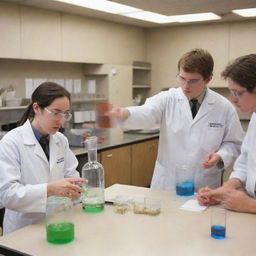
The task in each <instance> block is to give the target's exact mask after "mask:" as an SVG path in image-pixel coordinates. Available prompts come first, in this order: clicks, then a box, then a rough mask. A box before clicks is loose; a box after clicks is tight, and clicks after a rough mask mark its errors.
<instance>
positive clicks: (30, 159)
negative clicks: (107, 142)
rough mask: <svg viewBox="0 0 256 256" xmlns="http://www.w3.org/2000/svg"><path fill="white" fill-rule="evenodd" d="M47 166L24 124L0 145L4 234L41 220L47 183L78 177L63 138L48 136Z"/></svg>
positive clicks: (58, 135) (73, 158)
mask: <svg viewBox="0 0 256 256" xmlns="http://www.w3.org/2000/svg"><path fill="white" fill-rule="evenodd" d="M49 143H50V162H49V161H48V160H47V158H46V156H45V153H44V151H43V149H42V147H41V145H40V144H39V142H38V140H37V139H36V137H35V135H34V133H33V130H32V127H31V125H30V122H29V121H27V122H26V123H25V124H24V125H23V126H20V127H18V128H16V129H14V130H12V131H10V132H9V133H7V134H6V135H5V136H4V137H3V139H2V140H1V141H0V166H1V167H0V176H1V179H0V196H1V202H2V204H3V205H4V207H5V208H6V212H5V216H4V234H7V233H10V232H12V231H15V230H16V229H19V228H21V227H24V226H26V225H29V224H31V223H33V222H35V221H37V220H39V219H41V218H43V217H44V216H45V211H46V201H47V183H49V182H51V181H56V180H59V179H62V178H64V177H79V173H78V172H77V171H76V167H77V165H78V161H77V159H76V157H75V156H74V154H73V153H72V152H71V151H70V149H69V145H68V141H67V139H66V137H65V136H64V135H63V134H61V133H59V132H57V133H56V134H54V135H50V142H49Z"/></svg>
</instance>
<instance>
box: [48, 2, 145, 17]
mask: <svg viewBox="0 0 256 256" xmlns="http://www.w3.org/2000/svg"><path fill="white" fill-rule="evenodd" d="M53 1H56V2H62V3H67V4H72V5H76V6H81V7H86V8H90V9H95V10H98V11H102V12H109V13H114V14H122V13H129V12H138V11H142V10H141V9H138V8H134V7H131V6H128V5H124V4H119V3H115V2H111V1H107V0H53Z"/></svg>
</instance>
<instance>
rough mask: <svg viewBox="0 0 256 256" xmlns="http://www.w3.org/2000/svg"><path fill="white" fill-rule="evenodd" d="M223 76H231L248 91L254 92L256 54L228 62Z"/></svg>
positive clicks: (225, 77) (255, 84) (255, 83)
mask: <svg viewBox="0 0 256 256" xmlns="http://www.w3.org/2000/svg"><path fill="white" fill-rule="evenodd" d="M221 76H222V77H223V78H224V79H227V78H228V77H229V78H231V79H232V80H233V81H234V82H236V83H237V84H239V85H240V86H241V87H244V88H246V90H247V91H248V92H253V90H254V88H255V86H256V54H248V55H244V56H241V57H239V58H236V59H235V60H234V61H233V62H231V63H229V64H228V66H227V67H226V68H225V70H224V71H223V72H222V73H221Z"/></svg>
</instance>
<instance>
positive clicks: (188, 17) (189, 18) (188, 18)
mask: <svg viewBox="0 0 256 256" xmlns="http://www.w3.org/2000/svg"><path fill="white" fill-rule="evenodd" d="M169 17H173V18H175V19H176V20H177V21H178V22H195V21H206V20H219V19H221V17H220V16H219V15H216V14H215V13H212V12H206V13H195V14H185V15H175V16H169Z"/></svg>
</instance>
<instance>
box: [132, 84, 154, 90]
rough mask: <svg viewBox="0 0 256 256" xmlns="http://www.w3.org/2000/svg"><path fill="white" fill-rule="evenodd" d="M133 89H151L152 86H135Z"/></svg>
mask: <svg viewBox="0 0 256 256" xmlns="http://www.w3.org/2000/svg"><path fill="white" fill-rule="evenodd" d="M132 88H134V89H136V88H138V89H139V88H145V89H150V88H151V86H150V85H133V86H132Z"/></svg>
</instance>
